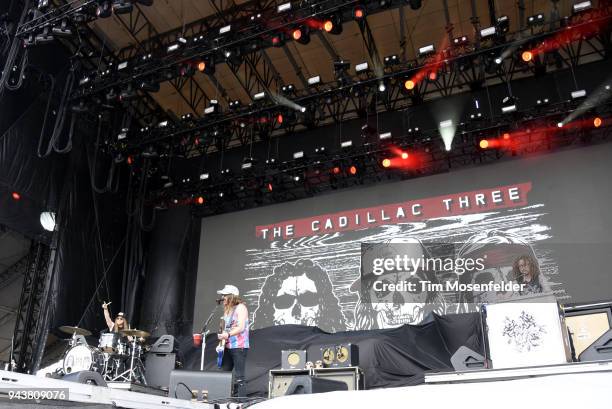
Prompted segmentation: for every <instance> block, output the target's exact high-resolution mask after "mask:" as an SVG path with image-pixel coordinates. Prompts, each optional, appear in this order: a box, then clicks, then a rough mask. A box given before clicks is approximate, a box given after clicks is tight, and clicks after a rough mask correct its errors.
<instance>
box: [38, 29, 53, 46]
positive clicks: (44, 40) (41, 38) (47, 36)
mask: <svg viewBox="0 0 612 409" xmlns="http://www.w3.org/2000/svg"><path fill="white" fill-rule="evenodd" d="M53 40H55V37H53V35H52V34H51V33H49V27H45V28H43V31H42V33H40V34H37V35H36V37H35V38H34V41H35V42H36V44H48V43H50V42H52V41H53Z"/></svg>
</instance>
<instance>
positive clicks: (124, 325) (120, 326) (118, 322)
mask: <svg viewBox="0 0 612 409" xmlns="http://www.w3.org/2000/svg"><path fill="white" fill-rule="evenodd" d="M109 304H110V303H109V302H108V303H107V302H104V303H102V309H103V310H104V319H105V320H106V325H107V326H108V330H109V331H110V332H121V331H122V330H124V329H130V324H128V322H127V320H126V319H125V314H124V313H122V312H120V313H119V314H117V316H116V317H115V321H113V320H112V319H111V316H110V313H109V312H108V305H109ZM127 338H128V340H129V341H130V342H132V337H127Z"/></svg>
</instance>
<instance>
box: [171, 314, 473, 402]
mask: <svg viewBox="0 0 612 409" xmlns="http://www.w3.org/2000/svg"><path fill="white" fill-rule="evenodd" d="M250 340H251V349H250V350H249V354H248V357H247V381H248V394H249V395H259V396H264V395H266V394H267V392H268V375H269V371H270V370H271V369H278V368H280V365H281V351H282V350H284V349H306V350H307V351H309V352H308V357H307V358H308V360H310V361H316V360H317V359H320V358H318V357H316V355H315V351H318V350H319V347H318V346H319V345H328V344H338V343H352V344H357V345H358V346H359V366H360V367H361V368H362V369H363V371H364V374H365V384H366V388H367V389H373V388H385V387H394V386H407V385H415V384H419V383H422V382H423V374H424V373H425V372H428V371H446V370H452V366H451V364H450V357H451V355H452V354H453V353H454V352H455V351H456V350H457V349H458V348H459V347H460V346H461V345H465V346H467V347H469V348H471V349H473V350H475V351H477V352H480V353H482V342H481V325H480V316H479V315H478V314H456V315H446V316H436V315H434V316H433V318H432V320H430V321H429V322H428V323H425V324H422V325H404V326H401V327H398V328H393V329H382V330H369V331H346V332H338V333H335V334H330V333H327V332H324V331H322V330H321V329H320V328H317V327H307V326H301V325H281V326H275V327H268V328H263V329H258V330H254V331H251V338H250ZM181 341H182V342H181V346H182V348H181V351H182V355H183V360H184V369H192V370H195V369H199V366H200V349H199V348H195V347H193V345H192V343H191V340H189V339H183V340H181ZM216 343H217V338H216V334H212V335H210V336H209V337H208V338H207V342H206V365H205V369H206V370H215V369H216V353H215V346H216ZM310 351H312V352H310Z"/></svg>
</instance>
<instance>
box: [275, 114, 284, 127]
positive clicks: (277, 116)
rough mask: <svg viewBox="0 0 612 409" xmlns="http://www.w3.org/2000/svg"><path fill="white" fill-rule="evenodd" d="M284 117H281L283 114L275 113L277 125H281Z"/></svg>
mask: <svg viewBox="0 0 612 409" xmlns="http://www.w3.org/2000/svg"><path fill="white" fill-rule="evenodd" d="M284 119H285V118H284V117H283V114H278V115H276V122H277V123H278V124H279V125H282V124H283V121H284Z"/></svg>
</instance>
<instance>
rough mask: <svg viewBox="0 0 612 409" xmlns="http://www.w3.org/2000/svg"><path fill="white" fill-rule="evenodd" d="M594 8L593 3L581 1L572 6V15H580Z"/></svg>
mask: <svg viewBox="0 0 612 409" xmlns="http://www.w3.org/2000/svg"><path fill="white" fill-rule="evenodd" d="M592 8H593V3H591V2H590V1H581V2H578V3H575V4H574V5H573V6H572V13H573V14H578V13H582V12H583V11H587V10H590V9H592Z"/></svg>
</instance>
